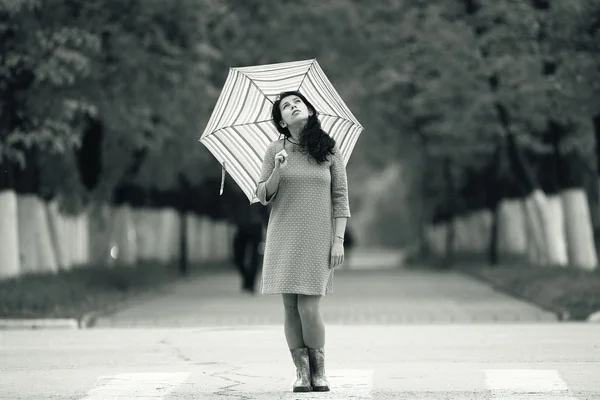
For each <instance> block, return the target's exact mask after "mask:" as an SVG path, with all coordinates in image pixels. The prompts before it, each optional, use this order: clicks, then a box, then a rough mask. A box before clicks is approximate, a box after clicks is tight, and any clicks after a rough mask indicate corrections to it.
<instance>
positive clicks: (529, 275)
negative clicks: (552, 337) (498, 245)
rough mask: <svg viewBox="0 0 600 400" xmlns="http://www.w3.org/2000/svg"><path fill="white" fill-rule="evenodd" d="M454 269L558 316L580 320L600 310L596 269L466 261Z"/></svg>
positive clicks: (598, 273) (598, 281)
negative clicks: (488, 264) (470, 262)
mask: <svg viewBox="0 0 600 400" xmlns="http://www.w3.org/2000/svg"><path fill="white" fill-rule="evenodd" d="M457 265H458V263H457ZM456 268H458V269H459V270H461V271H464V272H466V273H468V274H469V275H471V276H474V277H476V278H479V279H481V280H483V281H485V282H487V283H489V284H491V285H492V286H494V287H495V288H496V289H498V290H500V291H503V292H505V293H508V294H511V295H514V296H516V297H520V298H522V299H525V300H527V301H529V302H531V303H533V304H536V305H538V306H541V307H543V308H545V309H547V310H551V311H553V312H555V313H556V314H557V315H559V317H560V318H561V319H566V320H575V321H582V320H585V319H586V318H587V317H588V316H589V315H590V314H592V313H593V312H596V311H599V310H600V272H599V271H586V270H581V269H577V268H573V267H569V268H564V267H540V266H531V265H523V264H521V265H519V264H511V265H499V266H496V267H490V266H481V264H480V265H479V266H475V265H472V264H467V265H462V266H460V267H458V266H457V267H456Z"/></svg>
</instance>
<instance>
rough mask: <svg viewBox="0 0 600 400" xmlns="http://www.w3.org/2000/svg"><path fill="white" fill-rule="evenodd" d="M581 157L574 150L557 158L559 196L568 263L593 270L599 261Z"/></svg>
mask: <svg viewBox="0 0 600 400" xmlns="http://www.w3.org/2000/svg"><path fill="white" fill-rule="evenodd" d="M582 163H583V160H582V159H581V156H580V155H579V154H577V153H576V152H574V151H573V152H571V153H569V154H566V155H563V156H562V157H561V159H560V175H559V179H560V182H561V185H560V186H561V193H560V196H561V199H562V204H563V209H564V215H565V219H564V221H565V228H566V238H567V251H568V255H569V264H571V265H574V266H577V267H580V268H583V269H589V270H592V269H595V268H596V267H597V264H598V258H597V254H596V244H595V241H594V232H593V229H592V220H591V215H590V209H589V204H588V199H587V194H586V192H585V190H584V188H583V173H584V169H583V164H582Z"/></svg>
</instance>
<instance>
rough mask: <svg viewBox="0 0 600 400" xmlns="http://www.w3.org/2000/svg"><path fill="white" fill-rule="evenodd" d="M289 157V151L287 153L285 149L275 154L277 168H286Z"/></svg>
mask: <svg viewBox="0 0 600 400" xmlns="http://www.w3.org/2000/svg"><path fill="white" fill-rule="evenodd" d="M287 157H288V154H287V151H285V149H283V150H281V151H280V152H279V153H277V154H275V168H279V167H285V166H286V165H287Z"/></svg>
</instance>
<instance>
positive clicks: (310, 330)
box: [298, 294, 325, 349]
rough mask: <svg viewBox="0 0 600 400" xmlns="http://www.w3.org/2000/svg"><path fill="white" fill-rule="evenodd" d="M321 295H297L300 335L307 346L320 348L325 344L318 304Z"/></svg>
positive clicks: (323, 328) (323, 327)
mask: <svg viewBox="0 0 600 400" xmlns="http://www.w3.org/2000/svg"><path fill="white" fill-rule="evenodd" d="M320 301H321V296H307V295H302V294H301V295H298V313H299V314H300V319H301V321H302V337H303V338H304V343H305V344H306V346H307V347H309V348H312V349H320V348H322V347H323V346H324V345H325V324H324V323H323V317H321V310H320V308H319V304H320Z"/></svg>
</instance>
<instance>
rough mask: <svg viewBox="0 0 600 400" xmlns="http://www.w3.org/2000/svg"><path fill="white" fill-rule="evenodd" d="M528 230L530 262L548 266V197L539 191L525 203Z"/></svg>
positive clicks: (533, 193)
mask: <svg viewBox="0 0 600 400" xmlns="http://www.w3.org/2000/svg"><path fill="white" fill-rule="evenodd" d="M523 210H524V213H525V223H526V229H527V237H528V240H527V255H528V258H529V262H531V263H532V264H538V265H548V264H549V263H550V260H549V257H548V252H549V250H548V241H547V238H546V233H547V232H546V227H545V218H544V217H545V215H546V214H547V213H548V207H547V202H546V196H545V195H544V193H543V192H542V191H541V190H539V189H537V190H535V191H533V192H532V193H531V194H530V195H529V197H527V198H526V199H525V200H524V201H523Z"/></svg>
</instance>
